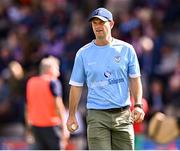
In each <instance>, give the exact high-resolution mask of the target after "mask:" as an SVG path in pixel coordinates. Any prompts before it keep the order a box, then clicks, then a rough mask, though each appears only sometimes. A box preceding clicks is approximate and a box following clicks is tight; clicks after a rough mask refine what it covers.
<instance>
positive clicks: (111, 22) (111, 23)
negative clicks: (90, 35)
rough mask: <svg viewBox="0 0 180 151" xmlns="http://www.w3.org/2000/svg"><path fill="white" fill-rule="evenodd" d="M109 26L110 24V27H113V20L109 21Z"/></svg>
mask: <svg viewBox="0 0 180 151" xmlns="http://www.w3.org/2000/svg"><path fill="white" fill-rule="evenodd" d="M110 26H111V29H112V28H113V27H114V21H113V20H112V21H110Z"/></svg>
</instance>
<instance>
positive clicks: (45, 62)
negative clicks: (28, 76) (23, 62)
mask: <svg viewBox="0 0 180 151" xmlns="http://www.w3.org/2000/svg"><path fill="white" fill-rule="evenodd" d="M54 65H60V60H59V59H58V58H56V57H54V56H49V57H47V58H43V59H42V60H41V62H40V67H39V70H40V73H41V74H42V73H47V72H48V71H49V70H50V69H51V67H53V66H54Z"/></svg>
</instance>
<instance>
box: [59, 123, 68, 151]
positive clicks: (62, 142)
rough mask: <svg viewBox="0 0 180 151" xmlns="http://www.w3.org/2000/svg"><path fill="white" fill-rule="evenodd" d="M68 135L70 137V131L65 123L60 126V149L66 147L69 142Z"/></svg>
mask: <svg viewBox="0 0 180 151" xmlns="http://www.w3.org/2000/svg"><path fill="white" fill-rule="evenodd" d="M69 137H70V133H69V131H68V129H67V127H66V125H64V126H63V127H62V138H61V140H60V145H61V149H66V146H67V145H68V142H69Z"/></svg>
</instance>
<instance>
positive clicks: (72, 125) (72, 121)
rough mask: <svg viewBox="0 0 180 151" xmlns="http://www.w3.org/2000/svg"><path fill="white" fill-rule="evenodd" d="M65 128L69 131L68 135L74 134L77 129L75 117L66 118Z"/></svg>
mask: <svg viewBox="0 0 180 151" xmlns="http://www.w3.org/2000/svg"><path fill="white" fill-rule="evenodd" d="M66 126H67V128H68V130H69V131H70V133H73V132H75V131H76V130H77V129H78V128H79V125H78V123H77V120H76V117H68V120H67V123H66Z"/></svg>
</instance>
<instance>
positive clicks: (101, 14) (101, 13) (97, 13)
mask: <svg viewBox="0 0 180 151" xmlns="http://www.w3.org/2000/svg"><path fill="white" fill-rule="evenodd" d="M93 18H99V19H101V20H102V21H112V20H113V16H112V13H111V12H110V11H109V10H107V9H106V8H98V9H96V10H94V11H93V12H92V13H91V15H90V17H89V19H88V21H89V22H90V21H92V19H93Z"/></svg>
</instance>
